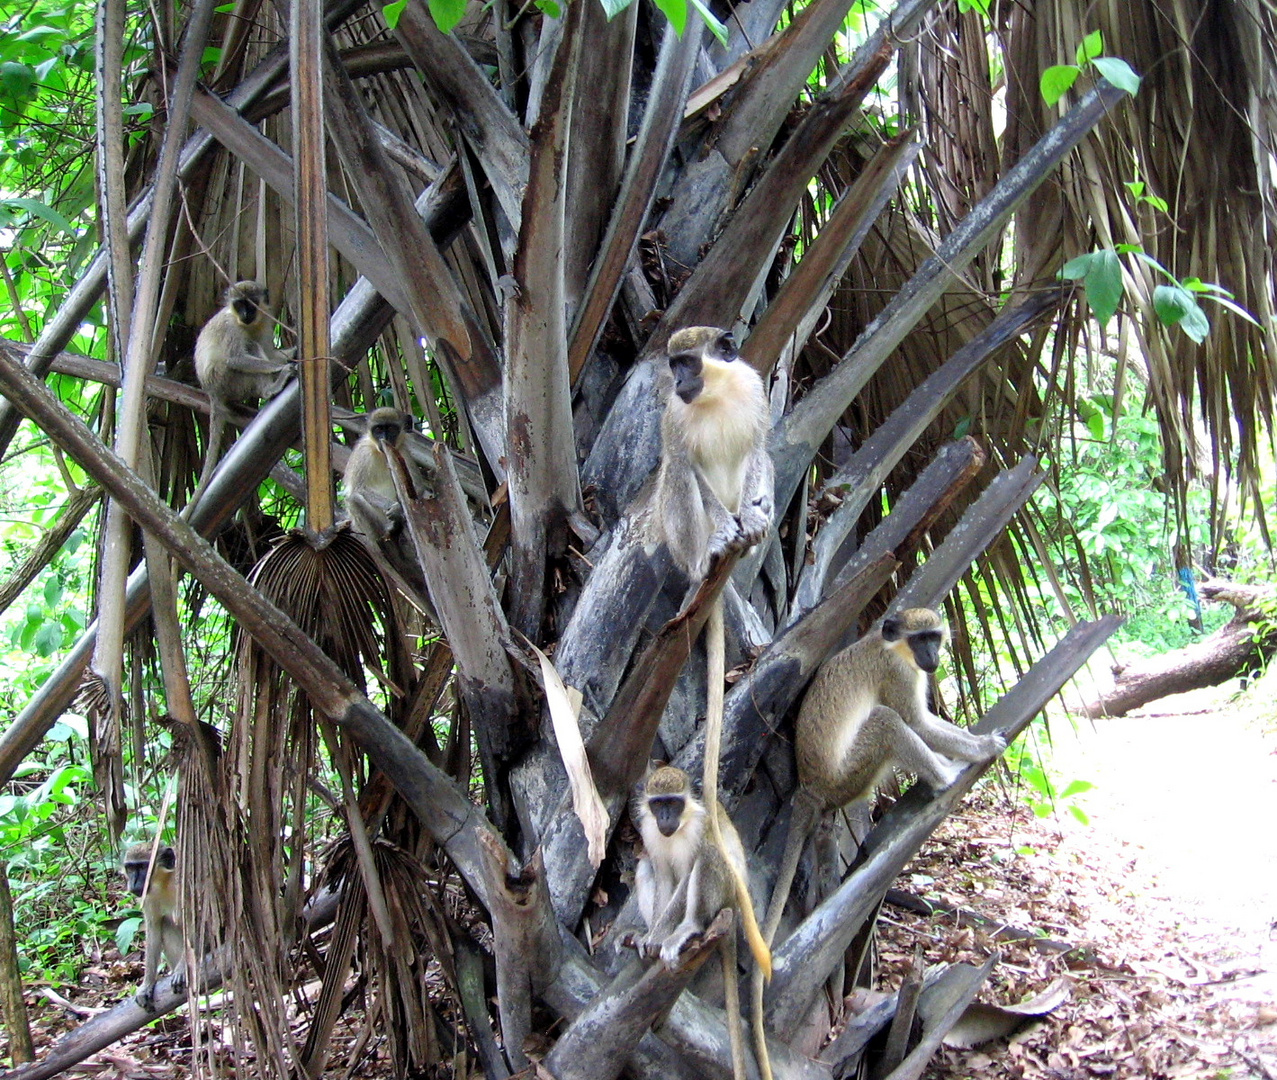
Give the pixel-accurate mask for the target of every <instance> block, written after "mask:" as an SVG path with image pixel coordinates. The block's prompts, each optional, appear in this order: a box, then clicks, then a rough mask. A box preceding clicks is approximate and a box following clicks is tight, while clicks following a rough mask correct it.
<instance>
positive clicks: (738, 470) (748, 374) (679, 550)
mask: <svg viewBox="0 0 1277 1080" xmlns="http://www.w3.org/2000/svg"><path fill="white" fill-rule="evenodd" d="M666 351H667V354H668V357H669V383H668V386H667V390H666V396H665V412H664V414H663V415H662V418H661V466H660V472H659V473H658V475H657V483H656V499H657V507H658V515H659V521H660V524H661V531H662V535H663V537H664V539H665V542H666V544H667V546H668V547H669V549H670V554H671V555H672V556H673V557H674V561H675V562H676V563H678V565H679V566H680V567H681V568H682V569H683V570H684V571H685V572H686V573H687V575H688V577H689V578H690V579H691V581H692V584H693V586H695V585H697V584H698V583H699V579H700V578H702V577H704V575H705V573H706V571H707V570H708V569H709V567H710V564H711V563H712V562H713V560H714V559H715V558H717V557H719V556H722V555H725V554H728V553H730V552H733V551H744V550H745V549H746V548H749V547H751V546H753V545H754V544H756V543H758V541H759V540H761V539H762V538H763V537H764V536H766V535H767V530H768V528H770V526H771V520H772V500H773V497H774V487H775V484H774V479H773V469H772V460H771V456H770V455H769V454H768V452H767V435H768V431H769V413H768V408H767V393H766V390H765V389H764V388H763V380H762V379H761V378H760V377H759V375H758V372H757V371H755V370H754V369H753V368H752V367H751V366H750V365H749V364H748V363H747V362H746V361H745V360H743V359H742V358H741V356H740V353H739V352H738V351H737V349H736V342H735V340H734V339H733V337H732V335H731V334H730V333H729V332H727V331H726V330H721V329H718V328H717V327H712V326H693V327H688V328H687V329H684V330H679V331H678V332H677V333H675V334H673V335H671V337H670V340H669V344H668V346H667V348H666ZM723 635H724V628H723V601H722V599H721V597H720V598H719V599H716V600H715V601H714V604H713V606H712V607H711V608H710V613H709V618H708V620H707V622H706V624H705V651H706V685H707V702H706V710H705V769H704V773H703V776H702V779H701V790H702V792H703V793H704V797H705V804H706V805H707V806H717V805H718V759H719V752H720V746H721V742H722V731H723V683H724V678H725V674H726V672H725V670H724V668H725V660H724V647H723ZM707 816H708V815H707ZM708 817H709V827H710V833H711V835H712V836H713V838H714V842H715V844H716V845H717V846H718V848H719V850H720V852H721V854H722V856H723V859H722V861H723V865H724V866H726V867H727V869H728V872H729V873H730V874H731V877H732V880H733V883H734V886H735V891H736V907H737V909H738V910H739V911H741V912H742V914H743V913H744V912H746V911H748V912H749V917H748V919H746V920H745V921H746V926H747V927H749V926H752V925H754V918H753V907H752V904H751V902H750V898H749V889H748V886H747V885H746V883H745V876H744V873H743V870H740V869H738V868H737V865H736V864H735V862H734V861H733V859H732V858H731V857H730V853H729V852H728V851H727V847H726V845H727V842H728V841H727V838H726V836H725V834H724V833H723V832H722V830H721V829H720V827H719V816H718V815H713V816H708ZM737 842H738V843H739V841H737ZM741 865H742V866H743V859H742V861H741ZM750 945H751V949H752V950H753V952H754V956H755V959H756V960H757V961H758V965H759V969H760V970H761V971H762V972H763V973H764V974H765V976H766V977H768V978H770V977H771V953H770V952H769V951H768V949H767V948H766V946H765V945H764V943H763V942H762V941H761V940H756V939H754V938H751V941H750Z"/></svg>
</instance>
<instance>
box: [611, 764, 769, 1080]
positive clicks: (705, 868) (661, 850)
mask: <svg viewBox="0 0 1277 1080" xmlns="http://www.w3.org/2000/svg"><path fill="white" fill-rule="evenodd" d="M715 810H716V812H717V817H718V827H719V833H720V835H721V836H722V846H721V848H720V846H719V844H717V843H715V842H714V839H713V838H712V837H711V836H710V834H709V829H708V824H709V822H708V817H709V814H708V812H707V810H706V807H705V804H704V803H702V802H701V801H700V800H698V799H697V798H696V796H695V795H693V794H692V782H691V779H690V778H689V777H688V775H687V773H685V772H684V771H683V770H682V769H676V768H674V766H672V765H663V766H661V767H660V768H658V769H656V770H655V771H653V772H652V774H651V775H650V776H649V777H648V778H647V782H646V783H645V784H644V785H643V786H642V788H641V790H640V791H639V792H638V793H637V794H636V795H635V797H634V800H633V802H632V804H631V807H630V815H631V817H632V818H633V819H634V822H635V824H636V825H637V826H638V830H639V832H640V834H641V835H642V837H643V856H642V858H641V859H640V860H639V863H638V866H637V867H636V868H635V872H634V890H635V894H636V899H637V902H638V908H639V912H640V914H641V915H642V916H643V921H644V923H645V924H646V925H647V929H648V933H647V936H646V937H645V938H644V939H642V941H640V942H639V943H638V945H639V949H640V951H641V952H642V953H643V954H644V955H646V956H659V957H660V958H661V960H662V961H664V963H665V964H666V965H667V966H669V967H676V966H677V965H678V963H679V962H680V958H681V957H682V955H683V953H684V952H685V951H686V950H687V948H688V946H689V945H691V944H692V943H693V942H694V940H695V939H696V938H697V937H699V936H700V935H701V934H702V933H704V932H705V928H706V927H707V926H709V924H710V923H711V922H712V921H713V920H714V917H715V916H716V915H717V914H718V913H719V912H720V911H721V910H722V909H723V908H734V909H735V910H736V911H737V914H738V915H739V917H740V922H741V925H742V927H743V928H744V930H745V937H746V939H747V940H748V941H749V943H750V949H751V951H753V953H754V957H755V960H756V961H759V962H760V963H761V959H760V949H761V951H762V955H763V956H766V958H767V959H768V961H770V955H769V954H767V952H766V948H765V947H764V946H763V945H762V939H761V937H760V935H759V931H758V924H757V922H756V921H755V919H754V909H753V905H752V904H749V903H746V904H744V905H743V906H741V905H738V903H737V893H736V880H737V878H739V879H740V880H744V878H745V873H746V871H745V848H744V846H743V845H742V844H741V841H740V836H739V834H738V833H737V832H736V828H735V826H734V825H733V824H732V821H731V818H729V817H728V816H727V811H726V810H724V809H723V807H722V804H721V803H716V805H715ZM719 948H720V954H719V955H720V959H721V961H722V965H723V991H724V997H725V999H726V1000H725V1007H726V1010H727V1032H728V1037H729V1038H730V1040H731V1046H732V1075H733V1077H734V1080H744V1078H745V1075H746V1066H745V1040H744V1035H743V1033H742V1031H741V1017H740V990H739V986H738V983H737V979H736V933H735V930H733V931H732V932H731V933H730V934H728V935H727V936H726V937H725V938H724V939H723V941H722V943H721V944H720V946H719ZM755 1028H756V1030H755V1032H754V1038H755V1047H756V1053H757V1054H758V1057H759V1062H760V1066H759V1067H760V1071H761V1072H762V1073H763V1075H764V1076H769V1075H770V1072H771V1069H770V1064H769V1063H768V1062H767V1044H766V1042H765V1040H764V1038H763V1031H762V1028H761V1027H760V1026H758V1024H757V1017H756V1018H755Z"/></svg>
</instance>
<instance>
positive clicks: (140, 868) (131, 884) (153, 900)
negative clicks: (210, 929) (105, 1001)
mask: <svg viewBox="0 0 1277 1080" xmlns="http://www.w3.org/2000/svg"><path fill="white" fill-rule="evenodd" d="M176 866H177V855H176V854H175V853H174V851H173V849H172V848H171V847H169V846H168V845H167V844H164V845H162V846H161V847H160V849H159V851H157V852H156V853H155V866H154V867H153V868H152V867H151V844H150V841H145V842H143V843H140V844H134V845H133V846H132V847H130V848H129V849H128V850H127V851H125V853H124V862H123V866H122V869H123V870H124V877H125V880H126V882H127V883H128V889H129V892H131V893H132V894H133V895H134V896H137V897H141V899H142V916H143V919H144V922H145V927H146V961H145V963H146V970H145V973H144V975H143V977H142V986H141V989H139V990H138V992H137V995H136V997H135V999H134V1000H136V1001H137V1003H138V1004H139V1005H140V1006H142V1008H144V1009H146V1010H148V1011H150V1010H151V1009H153V1008H154V1007H155V982H156V976H157V973H158V972H159V968H160V954H161V953H163V955H164V958H165V959H166V960H167V961H168V966H169V970H170V971H171V972H172V973H173V977H172V979H171V980H170V985H171V987H172V988H173V990H174V991H175V992H176V993H181V992H182V991H183V990H184V989H185V988H186V950H185V947H184V943H183V940H182V919H181V914H180V912H179V910H178V903H177V871H176V869H175V867H176ZM148 869H150V870H151V881H150V885H149V887H148V885H147V881H146V872H147V870H148Z"/></svg>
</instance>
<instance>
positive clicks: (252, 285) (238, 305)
mask: <svg viewBox="0 0 1277 1080" xmlns="http://www.w3.org/2000/svg"><path fill="white" fill-rule="evenodd" d="M274 331H275V321H274V319H273V318H272V317H271V311H270V294H269V293H268V291H267V289H266V286H265V285H262V284H261V283H260V282H256V281H240V282H236V283H235V284H234V285H232V286H231V287H230V288H229V289H228V290H227V291H226V303H225V305H224V306H223V307H222V309H221V310H220V311H218V312H217V314H215V315H214V316H213V317H212V318H211V319H209V320H208V322H206V323H205V324H204V328H203V329H202V330H201V331H200V334H199V337H198V338H197V339H196V341H195V373H196V374H197V375H198V376H199V380H200V386H202V387H203V388H204V389H205V390H206V391H207V392H208V398H209V405H210V415H209V422H208V448H207V450H206V451H205V454H204V468H203V470H202V471H201V474H200V481H199V484H198V486H197V490H202V489H203V487H204V485H205V484H206V483H207V482H208V478H209V477H210V476H211V475H212V472H213V468H214V467H215V466H216V465H217V462H218V459H219V458H220V457H221V451H222V441H223V439H224V437H225V432H226V428H227V426H228V424H229V408H230V405H231V403H232V402H237V401H251V402H256V401H258V400H260V399H262V398H272V397H274V396H275V395H276V394H277V393H279V391H280V390H282V389H283V387H284V384H285V383H286V382H287V381H288V380H289V378H290V377H291V376H292V370H291V367H290V361H289V359H288V357H287V356H285V355H284V353H282V352H281V351H280V350H279V349H277V348H276V347H275V342H274Z"/></svg>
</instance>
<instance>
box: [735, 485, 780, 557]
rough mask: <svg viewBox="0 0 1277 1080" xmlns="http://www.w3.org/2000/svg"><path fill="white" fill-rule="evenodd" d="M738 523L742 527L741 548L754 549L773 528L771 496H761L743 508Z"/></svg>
mask: <svg viewBox="0 0 1277 1080" xmlns="http://www.w3.org/2000/svg"><path fill="white" fill-rule="evenodd" d="M737 522H738V523H739V526H740V544H741V547H742V548H751V547H753V546H754V545H755V544H757V543H758V542H759V541H760V540H762V539H763V538H764V537H765V536H766V535H767V530H768V529H769V528H771V523H772V500H771V496H769V495H760V496H759V497H758V498H757V499H755V500H754V501H753V502H751V503H746V504H745V505H744V506H742V507H741V509H740V516H739V517H738V518H737Z"/></svg>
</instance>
